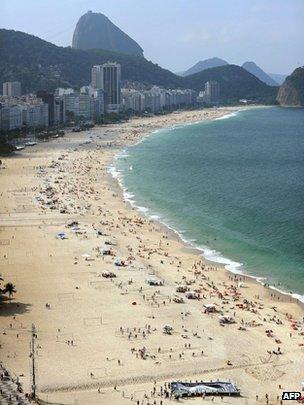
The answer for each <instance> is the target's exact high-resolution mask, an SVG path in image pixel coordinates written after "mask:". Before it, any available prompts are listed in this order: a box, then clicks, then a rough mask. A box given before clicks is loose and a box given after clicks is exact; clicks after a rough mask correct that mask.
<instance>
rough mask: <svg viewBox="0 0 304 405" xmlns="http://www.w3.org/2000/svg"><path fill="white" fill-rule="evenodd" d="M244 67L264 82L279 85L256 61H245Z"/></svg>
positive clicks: (269, 84)
mask: <svg viewBox="0 0 304 405" xmlns="http://www.w3.org/2000/svg"><path fill="white" fill-rule="evenodd" d="M242 68H243V69H246V70H247V71H248V72H250V73H252V74H253V75H255V76H256V77H257V78H258V79H260V80H261V81H262V82H264V83H266V84H268V86H277V85H278V83H276V82H275V81H274V80H273V79H272V78H271V77H270V76H268V74H267V73H265V72H264V70H262V69H261V68H260V67H259V66H258V65H256V64H255V63H254V62H245V63H243V65H242Z"/></svg>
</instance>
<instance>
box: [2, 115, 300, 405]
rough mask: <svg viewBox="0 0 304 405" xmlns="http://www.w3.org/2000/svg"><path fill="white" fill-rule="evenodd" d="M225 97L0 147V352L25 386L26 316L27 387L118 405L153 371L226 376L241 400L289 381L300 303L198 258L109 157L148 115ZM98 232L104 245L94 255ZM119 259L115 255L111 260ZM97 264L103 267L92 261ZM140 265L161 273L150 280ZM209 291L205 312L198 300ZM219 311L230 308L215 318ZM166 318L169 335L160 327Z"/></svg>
mask: <svg viewBox="0 0 304 405" xmlns="http://www.w3.org/2000/svg"><path fill="white" fill-rule="evenodd" d="M234 110H236V108H230V109H228V108H224V109H221V110H219V111H218V110H209V111H208V110H202V111H192V112H182V113H180V114H176V115H174V114H172V115H170V116H165V117H148V118H146V119H143V118H139V119H133V120H131V121H130V122H127V123H122V124H115V125H111V126H106V127H96V128H95V129H93V130H90V131H87V132H85V133H80V134H78V133H75V134H74V133H68V134H67V135H66V137H64V138H62V139H60V140H57V139H56V140H52V141H51V142H48V143H41V144H38V145H36V146H34V147H33V148H31V149H28V150H25V151H22V152H20V153H18V155H15V156H14V157H11V158H6V159H5V161H4V166H5V170H3V171H1V173H0V186H1V191H2V194H1V198H0V213H1V215H0V230H1V243H0V265H1V269H0V273H1V274H2V276H3V278H4V279H5V282H6V281H11V282H13V283H14V284H15V285H16V288H17V293H16V294H15V295H14V297H13V299H12V300H5V301H4V302H3V303H1V305H0V331H1V333H2V335H1V337H2V339H1V346H0V355H1V358H2V361H3V364H4V365H5V367H6V368H7V369H8V370H9V371H10V372H11V373H12V375H13V374H14V375H15V376H18V378H19V379H20V381H21V383H22V386H23V387H24V389H25V391H26V392H29V390H30V373H29V357H28V343H29V340H30V330H31V325H32V324H33V323H34V324H35V326H36V330H37V335H38V338H37V354H38V356H37V361H38V374H39V379H38V393H39V396H40V398H42V399H44V400H50V401H51V402H56V403H60V404H69V403H72V402H73V401H78V402H77V403H79V404H80V405H86V404H88V403H90V404H92V405H93V404H99V403H100V402H102V403H104V404H113V405H121V404H124V403H130V399H131V401H132V399H133V402H134V403H136V402H137V400H139V401H140V402H142V401H143V403H144V405H147V403H148V401H149V402H150V399H151V401H152V402H153V400H154V397H153V393H152V394H151V389H152V391H153V384H154V381H156V385H155V387H156V388H157V395H158V396H159V397H160V396H161V391H160V390H161V387H163V385H164V382H168V381H170V380H171V381H172V379H175V378H185V379H192V380H193V379H197V378H206V379H212V380H215V379H218V378H220V379H224V380H228V379H231V380H234V381H236V382H238V385H239V387H240V388H241V391H242V396H243V397H241V398H238V399H237V400H236V401H237V403H238V404H239V405H246V404H247V403H248V402H247V401H248V400H249V401H250V400H252V401H255V396H256V395H257V394H258V395H259V396H260V397H261V398H262V397H263V396H264V397H265V394H266V393H267V394H268V395H269V397H270V399H271V401H275V398H276V397H277V396H278V395H279V394H280V389H278V385H279V384H283V385H284V390H285V389H289V390H298V385H299V384H300V381H302V376H301V375H300V371H301V370H302V369H303V366H304V363H303V361H304V360H302V353H303V348H302V343H303V346H304V341H303V336H304V334H301V331H303V332H304V328H303V326H304V324H303V314H304V313H303V309H302V307H301V306H300V305H299V304H298V303H297V302H295V301H294V300H288V299H287V298H286V297H285V298H282V299H281V298H280V296H279V294H276V295H273V294H272V293H271V291H269V290H268V289H265V288H264V287H262V286H261V285H260V284H258V283H256V282H255V281H253V280H249V279H248V281H246V282H245V283H243V281H244V279H245V277H246V276H243V275H242V276H236V275H232V274H231V273H229V272H228V271H227V270H226V269H225V268H223V267H222V266H219V265H218V264H214V263H213V262H209V261H206V260H205V259H203V258H202V257H201V252H200V251H198V250H197V249H194V248H193V247H191V246H188V245H186V244H185V243H184V242H183V241H182V240H181V238H180V237H179V236H178V235H177V233H176V232H174V231H173V230H168V227H165V225H164V224H160V223H159V222H157V221H156V220H155V219H154V220H153V219H152V220H150V219H148V218H147V217H146V216H144V214H143V213H142V212H138V210H137V209H136V208H135V207H132V206H131V204H130V202H128V201H126V200H125V199H124V196H123V190H122V188H121V187H120V185H119V183H118V181H117V180H116V179H114V178H113V177H112V175H111V174H110V173H109V171H108V169H109V166H110V165H111V164H112V162H113V159H114V157H115V156H116V155H117V154H118V153H119V152H120V151H121V150H123V149H124V148H125V147H126V145H130V144H134V143H135V142H138V141H140V140H141V139H142V138H143V137H144V136H149V134H150V133H151V132H153V131H155V130H159V128H160V127H168V126H172V125H178V124H180V123H182V122H184V121H185V120H187V121H189V122H190V121H194V120H196V121H197V120H199V119H200V120H206V119H212V118H214V117H219V116H220V115H221V114H222V115H224V114H225V113H227V112H230V113H231V111H234ZM71 220H73V221H77V223H78V225H77V226H76V227H75V229H74V227H70V226H69V225H68V223H69V221H71ZM99 231H101V233H100V232H99ZM61 233H64V235H65V236H66V238H64V239H61V238H59V237H58V235H59V234H61ZM109 241H110V243H111V245H110V250H111V254H110V255H105V256H104V255H103V254H100V252H102V251H103V250H104V248H105V247H108V246H109V245H108V242H109ZM117 259H119V260H118V261H120V260H124V261H125V262H126V263H125V265H123V266H117V264H116V261H117ZM108 272H111V273H113V274H114V275H115V278H110V279H109V278H107V277H105V276H104V275H103V273H105V275H107V274H108ZM149 277H157V278H159V279H161V280H163V282H164V284H163V285H162V286H153V285H152V286H151V285H150V284H149V282H147V279H148V278H149ZM240 282H241V283H240ZM183 284H186V285H189V290H190V289H193V291H194V290H197V291H200V294H201V296H200V299H199V300H195V299H194V300H193V299H188V298H187V297H186V295H184V293H180V292H179V291H177V287H178V286H179V285H183ZM240 284H244V285H240ZM176 298H179V299H180V298H182V299H183V302H182V303H179V302H178V301H175V299H176ZM208 303H213V304H214V305H215V306H216V308H217V312H215V313H211V314H208V313H206V312H204V305H205V304H208ZM225 314H232V316H233V317H234V319H235V322H234V323H232V324H225V325H221V324H220V323H219V316H222V315H225ZM168 324H169V325H171V326H172V327H173V329H174V332H173V333H172V335H167V334H165V333H164V332H163V328H164V325H168ZM293 325H297V327H298V328H299V329H298V330H294V329H293ZM270 329H271V330H272V331H273V332H272V333H271V334H269V333H267V334H266V332H267V331H269V330H270ZM278 342H281V343H278ZM278 344H279V345H280V350H282V352H283V354H282V356H278V354H277V345H278ZM186 345H189V347H188V346H187V347H186ZM190 346H191V347H190ZM143 347H145V348H146V349H145V350H147V352H148V356H147V357H146V358H145V359H143V358H141V355H140V353H141V352H140V351H141V350H142V348H143ZM230 364H232V366H231V365H230ZM200 376H201V377H200ZM116 385H118V388H117V389H116V388H115V387H116ZM113 386H114V389H113ZM257 386H258V388H257ZM144 393H145V395H147V396H148V397H149V399H147V398H146V397H144ZM0 398H1V396H0ZM160 399H161V400H162V401H163V404H164V405H169V404H170V403H171V402H170V400H169V399H166V398H164V397H162V398H157V404H158V403H159V402H160V401H159V400H160ZM194 401H195V399H194ZM198 401H199V402H200V401H201V399H198ZM226 401H228V402H227V403H228V404H235V403H236V402H235V399H233V398H231V399H230V398H227V399H226ZM215 402H216V401H215ZM150 403H151V402H150ZM271 403H272V402H271Z"/></svg>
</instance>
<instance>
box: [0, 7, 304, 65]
mask: <svg viewBox="0 0 304 405" xmlns="http://www.w3.org/2000/svg"><path fill="white" fill-rule="evenodd" d="M88 10H92V11H94V12H102V13H104V14H105V15H106V16H108V17H109V18H110V20H112V21H113V22H114V23H115V24H116V25H118V27H119V28H121V29H122V30H123V31H125V32H126V33H127V34H129V35H130V36H131V37H132V38H133V39H135V40H136V41H137V42H138V43H139V44H140V45H141V47H142V48H143V49H144V54H145V57H146V58H147V59H149V60H152V61H153V62H155V63H158V64H159V65H161V66H162V67H165V68H168V69H170V70H173V71H182V70H185V69H187V68H189V67H190V66H192V65H193V64H194V63H196V62H197V61H199V60H202V59H206V58H210V57H213V56H218V57H220V58H223V59H226V60H227V61H228V62H230V63H235V64H242V63H243V62H245V61H248V60H253V61H255V62H256V63H257V64H258V65H259V66H261V67H262V68H263V69H264V70H265V71H266V72H270V73H290V72H291V71H292V70H293V69H294V68H296V67H298V66H301V65H303V64H304V0H107V1H105V0H0V27H1V28H8V29H15V30H20V31H24V32H27V33H30V34H33V35H37V36H39V37H40V38H43V39H45V40H47V41H50V42H53V43H54V44H56V45H61V46H67V45H70V44H71V40H72V35H73V30H74V27H75V24H76V22H77V21H78V19H79V17H80V16H81V15H82V14H84V13H85V12H87V11H88ZM0 63H1V62H0Z"/></svg>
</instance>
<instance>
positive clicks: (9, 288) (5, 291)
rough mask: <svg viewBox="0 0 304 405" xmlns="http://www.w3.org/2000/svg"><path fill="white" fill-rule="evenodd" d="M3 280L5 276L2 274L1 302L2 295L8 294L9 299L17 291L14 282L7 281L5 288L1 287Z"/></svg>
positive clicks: (0, 278)
mask: <svg viewBox="0 0 304 405" xmlns="http://www.w3.org/2000/svg"><path fill="white" fill-rule="evenodd" d="M2 281H3V278H2V277H1V276H0V302H1V301H2V297H3V295H4V294H8V297H9V299H11V298H12V296H13V294H15V293H16V292H17V290H16V287H15V286H14V284H13V283H10V282H9V283H6V284H5V285H4V288H2V287H1V282H2Z"/></svg>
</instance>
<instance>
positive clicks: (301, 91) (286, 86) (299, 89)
mask: <svg viewBox="0 0 304 405" xmlns="http://www.w3.org/2000/svg"><path fill="white" fill-rule="evenodd" d="M277 101H278V103H279V104H280V105H283V106H296V107H300V106H304V67H299V68H297V69H296V70H295V71H294V72H293V73H292V74H291V75H290V76H287V77H286V79H285V81H284V83H283V84H282V86H281V87H280V89H279V92H278V96H277Z"/></svg>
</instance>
